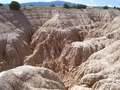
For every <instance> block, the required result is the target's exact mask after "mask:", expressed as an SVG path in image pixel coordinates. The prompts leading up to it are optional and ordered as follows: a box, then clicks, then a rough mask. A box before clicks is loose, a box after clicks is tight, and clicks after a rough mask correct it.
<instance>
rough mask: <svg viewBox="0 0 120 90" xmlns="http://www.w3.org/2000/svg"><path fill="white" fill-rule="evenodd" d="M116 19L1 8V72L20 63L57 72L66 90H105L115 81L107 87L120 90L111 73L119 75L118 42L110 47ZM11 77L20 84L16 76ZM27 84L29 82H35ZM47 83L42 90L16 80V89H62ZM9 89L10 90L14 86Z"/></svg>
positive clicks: (112, 14) (111, 13)
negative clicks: (17, 84)
mask: <svg viewBox="0 0 120 90" xmlns="http://www.w3.org/2000/svg"><path fill="white" fill-rule="evenodd" d="M119 14H120V12H119V11H118V10H112V9H110V10H102V9H94V8H93V9H85V10H78V9H69V10H66V9H65V10H64V9H46V8H45V9H44V8H37V7H23V8H22V10H21V11H10V10H8V9H5V8H3V9H2V10H0V49H1V50H0V71H3V70H7V69H11V68H14V67H17V66H20V65H23V64H30V65H33V66H40V67H41V66H44V67H46V68H49V69H51V70H53V71H55V72H56V73H57V75H58V76H59V78H60V79H61V80H63V82H64V84H65V86H66V89H68V88H69V87H71V86H73V85H74V87H73V88H72V90H77V89H79V88H80V89H81V90H82V89H83V90H91V89H96V90H99V89H104V88H106V86H107V85H108V86H109V85H110V86H111V85H112V84H113V79H114V80H115V82H116V83H114V85H113V86H111V88H114V90H116V89H119V86H117V83H118V82H119V78H118V77H117V76H114V75H112V74H111V73H112V72H109V71H110V70H113V72H114V73H115V74H116V73H117V72H119V66H118V64H116V63H117V62H119V60H118V59H119V54H118V53H119V51H118V50H119V48H116V49H114V48H113V47H114V46H115V47H119V44H118V43H119V41H118V42H116V43H115V44H112V43H114V42H115V41H117V40H119V28H120V27H119V21H120V17H119ZM110 44H112V45H111V46H109V45H110ZM104 48H105V49H104ZM102 49H103V50H102ZM115 50H117V51H115ZM98 51H99V52H98ZM107 51H108V52H107ZM105 52H106V53H105ZM108 57H110V58H108ZM108 60H109V61H108ZM114 63H115V64H114ZM79 65H80V66H79ZM116 65H117V66H116ZM24 68H26V67H24ZM114 68H117V69H114ZM22 70H23V69H22ZM107 70H108V72H107ZM25 72H26V71H25ZM31 72H32V71H31ZM31 72H30V73H31ZM33 72H35V71H33ZM27 73H28V74H29V72H28V71H27ZM10 75H13V77H11V78H13V79H14V78H16V79H18V76H14V74H10ZM25 75H26V73H25ZM32 75H33V74H32ZM23 76H24V75H23ZM31 77H32V76H31ZM35 77H36V76H35ZM74 77H75V81H74ZM111 77H113V79H112V80H111ZM116 78H118V79H116ZM42 79H43V78H42ZM8 80H9V79H8ZM29 80H30V82H31V83H32V80H33V79H29ZM35 80H36V79H35ZM45 80H46V79H45ZM45 80H44V79H43V81H44V83H45V84H46V85H47V86H46V85H45V87H38V86H33V83H35V82H36V83H39V82H37V80H36V81H35V82H33V83H32V84H29V85H30V86H26V85H24V84H21V82H22V81H20V83H19V84H20V87H18V89H20V88H21V87H22V86H23V88H24V89H26V88H28V89H29V88H30V89H35V87H38V88H40V89H43V88H44V89H45V88H46V89H48V88H47V87H48V86H50V89H60V87H62V86H60V87H59V85H60V84H61V83H60V84H59V85H58V83H59V82H58V83H57V84H56V83H54V82H51V81H50V84H49V82H47V81H45ZM117 80H118V81H117ZM33 81H34V80H33ZM40 81H41V80H40ZM14 82H16V83H18V82H17V81H12V83H14ZM28 82H29V81H28ZM22 83H23V82H22ZM40 83H42V81H41V82H40ZM40 83H39V84H40ZM44 83H43V84H44ZM43 84H42V85H43ZM10 85H11V86H10V87H12V88H14V85H13V84H11V83H10ZM21 85H22V86H21ZM36 85H37V84H36ZM61 85H62V84H61ZM31 86H32V87H31ZM52 86H55V87H56V88H53V87H52ZM6 88H7V87H6ZM15 88H16V87H15ZM111 88H109V89H111ZM62 89H63V88H62ZM11 90H12V89H11ZM63 90H64V89H63Z"/></svg>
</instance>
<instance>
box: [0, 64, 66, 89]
mask: <svg viewBox="0 0 120 90" xmlns="http://www.w3.org/2000/svg"><path fill="white" fill-rule="evenodd" d="M0 89H1V90H65V88H64V85H63V83H62V82H61V81H60V80H59V78H58V77H57V75H56V74H55V73H54V72H53V71H51V70H49V69H46V68H43V67H41V68H40V67H33V66H20V67H17V68H15V69H11V70H8V71H3V72H1V73H0Z"/></svg>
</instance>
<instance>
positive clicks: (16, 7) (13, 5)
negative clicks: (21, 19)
mask: <svg viewBox="0 0 120 90" xmlns="http://www.w3.org/2000/svg"><path fill="white" fill-rule="evenodd" d="M9 8H10V9H11V10H20V8H21V6H20V4H19V3H18V2H16V1H12V2H11V3H10V4H9Z"/></svg>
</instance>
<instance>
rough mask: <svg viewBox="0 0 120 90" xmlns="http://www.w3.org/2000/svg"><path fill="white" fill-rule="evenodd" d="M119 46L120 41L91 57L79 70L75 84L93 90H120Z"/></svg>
mask: <svg viewBox="0 0 120 90" xmlns="http://www.w3.org/2000/svg"><path fill="white" fill-rule="evenodd" d="M119 46H120V41H119V40H118V41H116V42H114V43H113V44H111V45H109V46H108V47H106V48H105V49H103V50H101V51H98V52H96V53H94V54H93V55H91V56H90V57H89V59H88V60H87V61H86V62H85V63H83V64H82V65H80V67H79V69H78V70H77V75H76V81H75V82H76V83H77V84H78V85H84V84H85V85H87V86H88V87H91V88H92V90H101V89H102V90H104V89H109V90H113V89H114V90H119V88H120V87H119V85H118V84H119V61H120V59H119V56H120V55H119V53H120V51H119ZM109 86H110V87H109Z"/></svg>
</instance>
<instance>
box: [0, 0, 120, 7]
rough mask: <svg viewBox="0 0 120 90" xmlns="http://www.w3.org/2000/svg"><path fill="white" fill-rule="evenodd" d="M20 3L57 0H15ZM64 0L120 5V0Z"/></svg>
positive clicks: (88, 3) (2, 1) (5, 1)
mask: <svg viewBox="0 0 120 90" xmlns="http://www.w3.org/2000/svg"><path fill="white" fill-rule="evenodd" d="M11 1H13V0H0V2H1V3H10V2H11ZM15 1H18V2H20V3H24V2H38V1H45V2H49V1H55V0H15ZM62 1H68V2H74V3H80V4H86V5H90V6H92V5H93V6H104V5H107V6H118V7H120V0H62Z"/></svg>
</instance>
